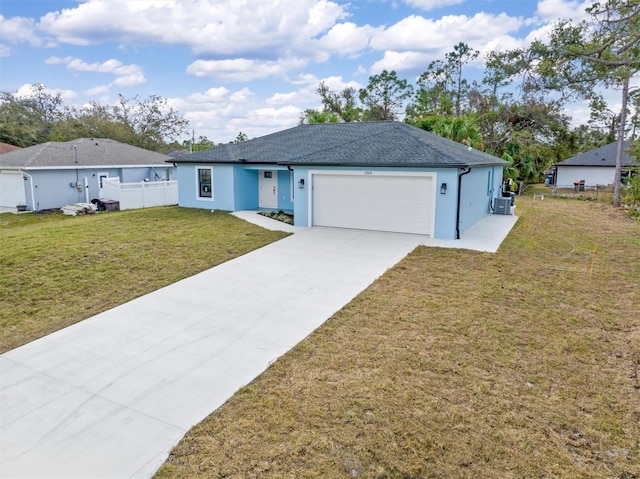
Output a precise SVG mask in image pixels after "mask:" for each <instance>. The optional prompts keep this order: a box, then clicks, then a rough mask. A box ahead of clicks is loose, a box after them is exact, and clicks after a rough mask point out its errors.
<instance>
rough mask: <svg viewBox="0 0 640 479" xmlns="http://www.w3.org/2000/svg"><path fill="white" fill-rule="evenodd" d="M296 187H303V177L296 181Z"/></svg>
mask: <svg viewBox="0 0 640 479" xmlns="http://www.w3.org/2000/svg"><path fill="white" fill-rule="evenodd" d="M298 188H300V189H303V188H304V178H300V181H298Z"/></svg>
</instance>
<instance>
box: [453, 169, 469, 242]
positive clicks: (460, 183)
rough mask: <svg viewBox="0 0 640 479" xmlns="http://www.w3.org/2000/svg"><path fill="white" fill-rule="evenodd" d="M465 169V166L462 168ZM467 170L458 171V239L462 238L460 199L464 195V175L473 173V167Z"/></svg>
mask: <svg viewBox="0 0 640 479" xmlns="http://www.w3.org/2000/svg"><path fill="white" fill-rule="evenodd" d="M462 170H464V168H462ZM466 170H467V171H462V173H458V205H457V207H456V239H460V199H461V197H462V177H463V176H464V175H466V174H469V173H471V168H470V167H467V168H466Z"/></svg>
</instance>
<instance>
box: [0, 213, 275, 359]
mask: <svg viewBox="0 0 640 479" xmlns="http://www.w3.org/2000/svg"><path fill="white" fill-rule="evenodd" d="M284 236H287V234H286V233H280V232H273V231H267V230H264V229H262V228H259V227H257V226H254V225H251V224H249V223H246V222H245V221H242V220H240V219H238V218H235V217H234V216H232V215H229V214H226V213H221V212H215V213H211V212H209V211H208V210H194V209H185V208H177V207H161V208H150V209H144V210H135V211H122V212H113V213H109V212H106V213H101V214H96V215H87V216H64V215H61V214H55V215H54V214H21V215H14V214H10V213H5V214H0V271H1V274H0V351H2V352H4V351H7V350H9V349H12V348H15V347H17V346H20V345H22V344H25V343H27V342H29V341H31V340H33V339H36V338H39V337H41V336H44V335H46V334H49V333H51V332H53V331H57V330H59V329H61V328H63V327H65V326H68V325H70V324H73V323H76V322H78V321H81V320H83V319H86V318H88V317H90V316H93V315H95V314H97V313H99V312H101V311H105V310H107V309H110V308H112V307H114V306H116V305H118V304H122V303H124V302H126V301H129V300H131V299H134V298H136V297H138V296H141V295H143V294H146V293H149V292H151V291H154V290H156V289H159V288H161V287H163V286H166V285H168V284H171V283H174V282H175V281H177V280H180V279H182V278H185V277H187V276H191V275H193V274H196V273H198V272H200V271H203V270H205V269H208V268H211V267H212V266H215V265H217V264H220V263H222V262H224V261H227V260H229V259H232V258H235V257H237V256H240V255H242V254H244V253H247V252H249V251H251V250H254V249H256V248H260V247H261V246H264V245H266V244H268V243H271V242H273V241H275V240H277V239H280V238H283V237H284Z"/></svg>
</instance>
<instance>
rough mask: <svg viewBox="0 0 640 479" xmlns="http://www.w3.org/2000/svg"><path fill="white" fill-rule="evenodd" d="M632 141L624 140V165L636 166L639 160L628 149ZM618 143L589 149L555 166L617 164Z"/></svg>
mask: <svg viewBox="0 0 640 479" xmlns="http://www.w3.org/2000/svg"><path fill="white" fill-rule="evenodd" d="M630 146H631V143H630V142H629V141H625V142H624V150H623V152H622V165H623V166H636V165H638V162H637V161H636V160H635V159H634V158H633V157H632V156H631V155H630V154H629V152H628V151H627V150H628V149H629V147H630ZM617 148H618V143H617V142H615V141H614V142H613V143H609V144H608V145H604V146H601V147H600V148H595V149H593V150H589V151H587V152H585V153H580V154H579V155H576V156H572V157H571V158H568V159H566V160H564V161H561V162H559V163H554V165H555V166H609V167H612V166H613V167H615V166H616V151H617Z"/></svg>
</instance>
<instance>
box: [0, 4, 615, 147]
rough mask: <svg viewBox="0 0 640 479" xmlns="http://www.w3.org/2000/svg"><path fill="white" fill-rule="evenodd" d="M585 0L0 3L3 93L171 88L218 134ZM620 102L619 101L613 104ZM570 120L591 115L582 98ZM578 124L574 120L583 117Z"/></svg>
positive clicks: (267, 124)
mask: <svg viewBox="0 0 640 479" xmlns="http://www.w3.org/2000/svg"><path fill="white" fill-rule="evenodd" d="M589 3H590V2H589V1H581V0H351V1H343V0H0V91H3V92H17V94H18V95H28V92H29V90H30V89H29V85H31V84H33V83H42V84H44V85H45V86H46V87H47V88H48V89H49V90H50V91H51V92H52V93H55V92H58V91H59V92H61V94H62V96H63V98H64V99H65V102H66V103H67V104H69V105H74V106H77V107H82V106H83V105H87V104H88V103H89V102H91V101H98V102H99V103H101V104H102V105H111V104H114V103H115V102H116V100H117V99H118V95H119V94H122V95H123V96H124V97H125V98H133V97H135V96H139V97H140V98H142V99H145V98H148V97H150V96H151V95H158V96H161V97H163V98H166V99H167V100H168V102H169V104H170V105H171V107H173V108H174V109H175V110H176V111H177V112H178V113H180V114H181V115H182V116H183V117H184V118H186V119H187V120H189V131H188V133H186V134H185V135H184V136H183V137H182V138H179V139H178V140H180V141H181V140H184V139H188V138H189V137H191V136H192V135H195V138H196V139H197V138H198V137H199V136H206V137H207V138H208V139H209V140H211V141H213V142H215V143H221V142H228V141H231V140H233V139H234V138H235V137H236V136H237V135H238V134H239V132H243V133H245V134H246V135H247V136H248V137H249V138H255V137H258V136H262V135H265V134H268V133H272V132H274V131H279V130H283V129H285V128H289V127H293V126H295V125H297V124H298V122H299V118H300V114H301V113H302V112H303V111H304V109H305V108H318V107H319V106H320V101H319V98H318V96H317V94H316V93H315V90H316V88H317V87H318V84H319V83H320V82H321V81H324V82H325V83H327V85H329V87H330V88H331V89H333V90H342V89H343V88H344V87H346V86H353V87H355V88H356V89H359V88H362V87H364V86H366V85H367V83H368V80H369V77H370V76H371V75H375V74H378V73H380V72H381V71H382V70H383V69H387V70H389V71H391V70H395V71H396V73H397V75H398V77H400V78H405V79H407V80H408V81H409V82H410V83H412V84H413V83H414V82H415V80H416V79H417V77H418V76H419V75H420V74H421V73H422V72H424V71H425V70H426V68H427V66H428V64H429V62H431V61H432V60H437V59H444V58H445V54H446V53H448V52H450V51H452V50H453V46H454V45H456V44H458V43H459V42H464V43H467V44H468V45H469V46H470V47H472V48H474V49H476V50H479V51H480V52H481V54H480V56H479V58H478V60H477V61H476V62H475V63H474V64H473V65H472V66H471V69H470V70H469V74H470V75H472V76H473V75H476V76H477V78H478V79H481V77H482V71H483V60H482V59H483V57H484V55H486V54H487V53H488V52H490V51H493V50H508V49H513V48H517V47H521V46H525V45H527V44H529V43H530V42H531V41H533V40H534V39H540V40H544V39H545V38H546V37H547V35H548V32H549V30H550V24H551V23H552V22H553V21H555V20H558V19H561V18H566V19H572V20H580V19H582V18H584V15H585V13H584V10H585V7H586V6H587V5H588V4H589ZM612 107H613V108H615V106H612ZM570 113H571V114H572V115H573V116H574V119H575V117H578V118H579V117H580V116H582V117H585V115H586V118H588V109H587V108H586V106H584V105H574V106H573V110H572V111H571V112H570ZM578 123H580V121H578Z"/></svg>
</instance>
